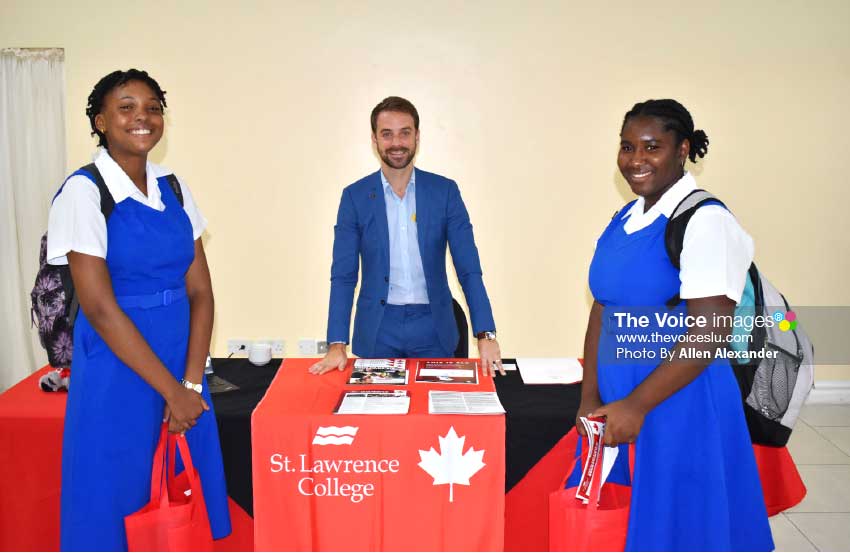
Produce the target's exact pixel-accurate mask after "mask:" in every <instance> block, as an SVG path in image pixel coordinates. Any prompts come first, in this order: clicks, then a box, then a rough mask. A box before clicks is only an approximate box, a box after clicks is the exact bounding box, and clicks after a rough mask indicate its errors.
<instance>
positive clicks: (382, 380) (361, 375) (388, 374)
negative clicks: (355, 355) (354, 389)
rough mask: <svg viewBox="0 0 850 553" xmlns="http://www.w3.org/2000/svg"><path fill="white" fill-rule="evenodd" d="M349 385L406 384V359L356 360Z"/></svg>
mask: <svg viewBox="0 0 850 553" xmlns="http://www.w3.org/2000/svg"><path fill="white" fill-rule="evenodd" d="M348 383H349V384H380V385H385V384H392V385H399V386H400V385H404V384H407V360H406V359H357V360H355V361H354V370H353V371H352V372H351V377H350V378H349V379H348Z"/></svg>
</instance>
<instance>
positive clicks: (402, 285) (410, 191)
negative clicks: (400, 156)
mask: <svg viewBox="0 0 850 553" xmlns="http://www.w3.org/2000/svg"><path fill="white" fill-rule="evenodd" d="M381 183H382V184H383V185H384V200H385V202H384V203H386V204H387V225H388V228H389V233H390V290H389V294H388V295H387V303H389V304H391V305H407V304H411V303H428V286H427V284H426V283H425V271H424V270H423V269H422V257H421V256H420V254H419V233H418V231H417V228H416V169H414V170H413V172H412V173H411V174H410V182H409V183H407V190H406V191H405V193H404V198H399V197H398V195H397V194H396V193H395V192H394V191H393V188H392V186H390V183H389V181H388V180H387V178H386V177H385V176H384V173H383V171H381Z"/></svg>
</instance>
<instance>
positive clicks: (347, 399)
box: [334, 390, 410, 415]
mask: <svg viewBox="0 0 850 553" xmlns="http://www.w3.org/2000/svg"><path fill="white" fill-rule="evenodd" d="M409 410H410V396H408V395H407V391H406V390H368V391H363V392H345V393H343V394H342V398H341V399H340V402H339V406H338V407H337V408H336V411H334V414H337V415H405V414H407V412H408V411H409Z"/></svg>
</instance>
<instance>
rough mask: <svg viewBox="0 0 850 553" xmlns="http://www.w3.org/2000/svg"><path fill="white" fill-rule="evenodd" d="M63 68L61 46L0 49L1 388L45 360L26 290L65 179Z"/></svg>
mask: <svg viewBox="0 0 850 553" xmlns="http://www.w3.org/2000/svg"><path fill="white" fill-rule="evenodd" d="M63 66H64V52H63V50H61V49H56V48H50V49H19V48H5V49H3V50H0V267H1V268H2V269H0V274H2V277H0V391H2V390H4V389H6V388H8V387H10V386H12V385H13V384H15V383H16V382H18V381H19V380H21V379H22V378H24V377H25V376H27V375H29V374H30V373H32V372H33V371H35V370H36V369H38V368H40V367H42V366H43V365H44V364H46V363H47V356H46V355H45V353H44V351H43V350H42V348H41V346H40V344H39V342H38V335H37V333H36V332H35V329H33V328H31V327H30V299H29V294H30V290H31V289H32V285H33V282H34V281H35V274H36V272H37V271H38V252H39V243H40V239H41V235H42V234H43V233H44V231H45V230H46V229H47V214H48V210H49V208H50V201H51V200H52V199H53V194H54V193H55V192H56V190H57V189H58V187H59V185H60V184H61V183H62V179H63V178H64V177H65V165H66V164H65V78H64V70H63Z"/></svg>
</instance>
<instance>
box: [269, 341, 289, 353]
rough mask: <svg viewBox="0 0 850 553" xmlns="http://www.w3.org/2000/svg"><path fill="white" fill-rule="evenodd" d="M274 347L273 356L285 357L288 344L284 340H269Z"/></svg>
mask: <svg viewBox="0 0 850 553" xmlns="http://www.w3.org/2000/svg"><path fill="white" fill-rule="evenodd" d="M269 342H271V345H272V355H283V354H285V353H286V342H284V341H283V340H280V339H278V340H269Z"/></svg>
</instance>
